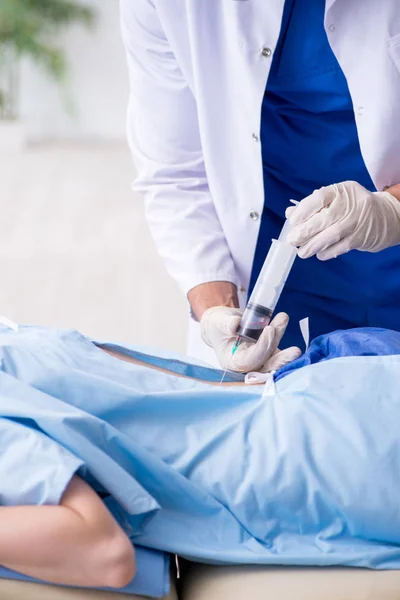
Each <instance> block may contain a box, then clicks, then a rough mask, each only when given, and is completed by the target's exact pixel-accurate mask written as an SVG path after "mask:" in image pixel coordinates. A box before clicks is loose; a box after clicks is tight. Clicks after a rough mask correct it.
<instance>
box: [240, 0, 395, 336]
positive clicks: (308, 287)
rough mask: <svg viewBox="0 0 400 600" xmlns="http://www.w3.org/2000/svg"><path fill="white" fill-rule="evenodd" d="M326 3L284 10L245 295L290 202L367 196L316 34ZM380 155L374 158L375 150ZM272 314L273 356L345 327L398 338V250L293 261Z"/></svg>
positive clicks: (348, 118)
mask: <svg viewBox="0 0 400 600" xmlns="http://www.w3.org/2000/svg"><path fill="white" fill-rule="evenodd" d="M324 10H325V0H286V3H285V9H284V15H283V20H282V28H281V32H280V37H279V41H278V44H277V47H276V50H275V53H274V57H273V62H272V66H271V72H270V76H269V79H268V84H267V88H266V91H265V96H264V100H263V105H262V115H261V143H262V158H263V167H264V189H265V206H264V210H263V215H262V220H261V227H260V233H259V238H258V242H257V247H256V252H255V256H254V264H253V270H252V277H251V285H250V291H251V289H252V287H253V286H254V283H255V281H256V278H257V276H258V274H259V272H260V269H261V267H262V264H263V262H264V259H265V256H266V254H267V252H268V249H269V247H270V244H271V238H274V237H277V236H278V235H279V232H280V229H281V228H282V226H283V223H284V214H285V209H286V207H287V206H289V201H290V199H295V200H301V199H302V198H304V197H305V196H308V195H309V194H310V193H312V192H313V191H314V190H315V189H318V188H320V187H321V186H324V185H330V184H332V183H337V182H340V181H346V180H353V181H357V182H358V183H360V184H361V185H363V186H365V187H366V188H368V189H369V190H371V191H373V190H374V184H373V182H372V180H371V177H370V175H369V173H368V171H367V169H366V167H365V164H364V160H363V158H362V155H361V150H360V145H359V141H358V134H357V128H356V123H355V118H354V111H353V105H352V101H351V97H350V93H349V89H348V86H347V81H346V78H345V76H344V74H343V72H342V70H341V68H340V65H339V63H338V61H337V60H336V57H335V55H334V54H333V52H332V50H331V47H330V45H329V42H328V39H327V36H326V32H325V29H324ZM377 152H379V149H377ZM277 310H279V311H281V310H282V311H285V312H287V313H288V314H289V316H290V318H291V321H290V323H289V327H288V330H287V333H286V335H285V337H284V340H283V343H282V347H286V346H290V345H299V346H300V347H302V346H303V344H302V338H301V335H300V330H299V326H298V321H299V320H300V319H301V318H303V317H306V316H309V317H310V330H311V336H312V337H316V336H318V335H320V334H322V333H328V332H330V331H333V330H335V329H347V328H350V327H363V326H374V327H386V328H389V329H396V330H400V247H396V248H390V249H388V250H385V251H383V252H380V253H378V254H371V253H368V252H357V251H353V252H350V253H348V254H346V255H344V256H340V257H338V258H337V259H334V260H330V261H328V262H322V261H319V260H318V259H317V258H315V257H314V258H310V259H306V260H302V259H300V258H297V259H296V261H295V264H294V267H293V269H292V272H291V274H290V276H289V279H288V281H287V285H286V287H285V289H284V291H283V294H282V296H281V299H280V302H279V304H278V307H277Z"/></svg>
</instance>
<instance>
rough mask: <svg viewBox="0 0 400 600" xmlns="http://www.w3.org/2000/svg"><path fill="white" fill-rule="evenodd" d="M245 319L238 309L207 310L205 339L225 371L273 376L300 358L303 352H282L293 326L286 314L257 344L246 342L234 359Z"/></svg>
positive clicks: (202, 331)
mask: <svg viewBox="0 0 400 600" xmlns="http://www.w3.org/2000/svg"><path fill="white" fill-rule="evenodd" d="M241 316H242V311H241V310H239V309H238V308H230V307H228V306H214V307H213V308H209V309H208V310H206V312H205V313H204V315H203V316H202V318H201V321H200V327H201V337H202V338H203V341H204V342H205V343H206V344H207V345H208V346H211V348H213V349H214V352H215V354H216V355H217V358H218V361H219V364H220V365H221V367H222V368H223V369H224V370H227V371H237V372H238V373H250V372H252V371H258V372H261V373H269V372H270V371H276V370H277V369H279V368H280V367H283V366H284V365H286V364H287V363H289V362H292V360H294V359H295V358H298V357H299V356H300V354H301V350H300V349H299V348H296V347H292V348H287V349H286V350H279V348H278V344H279V342H280V341H281V339H282V336H283V334H284V333H285V330H286V327H287V324H288V322H289V317H288V316H287V314H285V313H279V314H277V315H276V317H275V318H274V319H273V320H272V321H271V323H270V324H269V325H268V326H267V327H265V329H264V331H263V332H262V334H261V336H260V338H259V340H258V341H257V342H256V343H249V342H245V341H243V342H242V343H241V344H240V346H239V347H238V349H237V350H236V352H235V354H233V355H232V349H233V346H234V343H235V340H236V332H237V330H238V327H239V324H240V320H241Z"/></svg>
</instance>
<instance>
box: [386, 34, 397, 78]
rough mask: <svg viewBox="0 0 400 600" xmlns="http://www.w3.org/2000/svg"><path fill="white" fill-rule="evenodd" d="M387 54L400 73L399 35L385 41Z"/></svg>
mask: <svg viewBox="0 0 400 600" xmlns="http://www.w3.org/2000/svg"><path fill="white" fill-rule="evenodd" d="M386 43H387V46H388V49H389V54H390V56H391V57H392V60H393V62H394V64H395V65H396V67H397V69H398V71H399V72H400V33H398V34H397V35H395V36H394V37H392V38H390V39H389V40H387V42H386Z"/></svg>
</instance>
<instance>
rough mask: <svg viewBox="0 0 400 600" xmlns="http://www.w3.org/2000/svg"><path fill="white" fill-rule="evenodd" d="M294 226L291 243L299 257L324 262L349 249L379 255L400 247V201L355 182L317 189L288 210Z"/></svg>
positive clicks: (287, 212) (290, 237)
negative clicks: (399, 245)
mask: <svg viewBox="0 0 400 600" xmlns="http://www.w3.org/2000/svg"><path fill="white" fill-rule="evenodd" d="M286 217H287V218H288V219H289V222H290V224H291V225H292V226H293V229H292V231H291V232H290V233H289V235H288V238H287V240H288V242H289V243H291V244H293V245H294V246H298V247H299V256H300V257H301V258H308V257H310V256H313V255H314V254H316V255H317V257H318V258H319V259H320V260H328V259H330V258H336V256H339V255H340V254H344V253H345V252H349V250H362V251H368V252H379V251H380V250H384V249H385V248H389V247H390V246H395V245H397V244H400V201H399V200H397V199H396V198H395V197H394V196H392V195H391V194H389V193H388V192H369V191H368V190H367V189H365V188H364V187H363V186H362V185H360V184H359V183H356V182H355V181H345V182H344V183H338V184H334V185H330V186H328V187H323V188H321V189H319V190H316V191H315V192H314V193H313V194H311V196H308V197H307V198H304V200H302V201H301V202H300V203H299V204H298V205H297V206H294V207H290V208H288V209H287V210H286Z"/></svg>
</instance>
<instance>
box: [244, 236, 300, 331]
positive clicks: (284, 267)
mask: <svg viewBox="0 0 400 600" xmlns="http://www.w3.org/2000/svg"><path fill="white" fill-rule="evenodd" d="M287 232H288V231H287V228H286V231H285V227H284V228H283V229H282V232H281V236H280V237H279V240H272V245H271V248H270V250H269V252H268V255H267V257H266V259H265V262H264V265H263V268H262V269H261V272H260V275H259V276H258V279H257V282H256V285H255V286H254V290H253V293H252V294H251V296H250V299H249V302H248V304H247V306H246V309H245V311H244V313H243V316H242V320H241V322H240V326H239V329H238V332H237V333H238V335H240V336H241V337H243V338H245V339H247V340H248V341H254V342H256V341H257V340H258V338H259V337H260V335H261V333H262V331H263V329H264V328H265V327H266V326H267V325H268V323H269V322H270V319H271V315H272V313H273V312H274V310H275V307H276V305H277V303H278V300H279V297H280V295H281V293H282V290H283V287H284V285H285V283H286V279H287V278H288V275H289V273H290V269H291V268H292V265H293V263H294V260H295V258H296V256H297V248H295V247H294V246H291V245H290V244H288V243H287V242H286V241H281V240H282V238H283V240H286V233H287ZM283 233H285V235H282V234H283Z"/></svg>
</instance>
